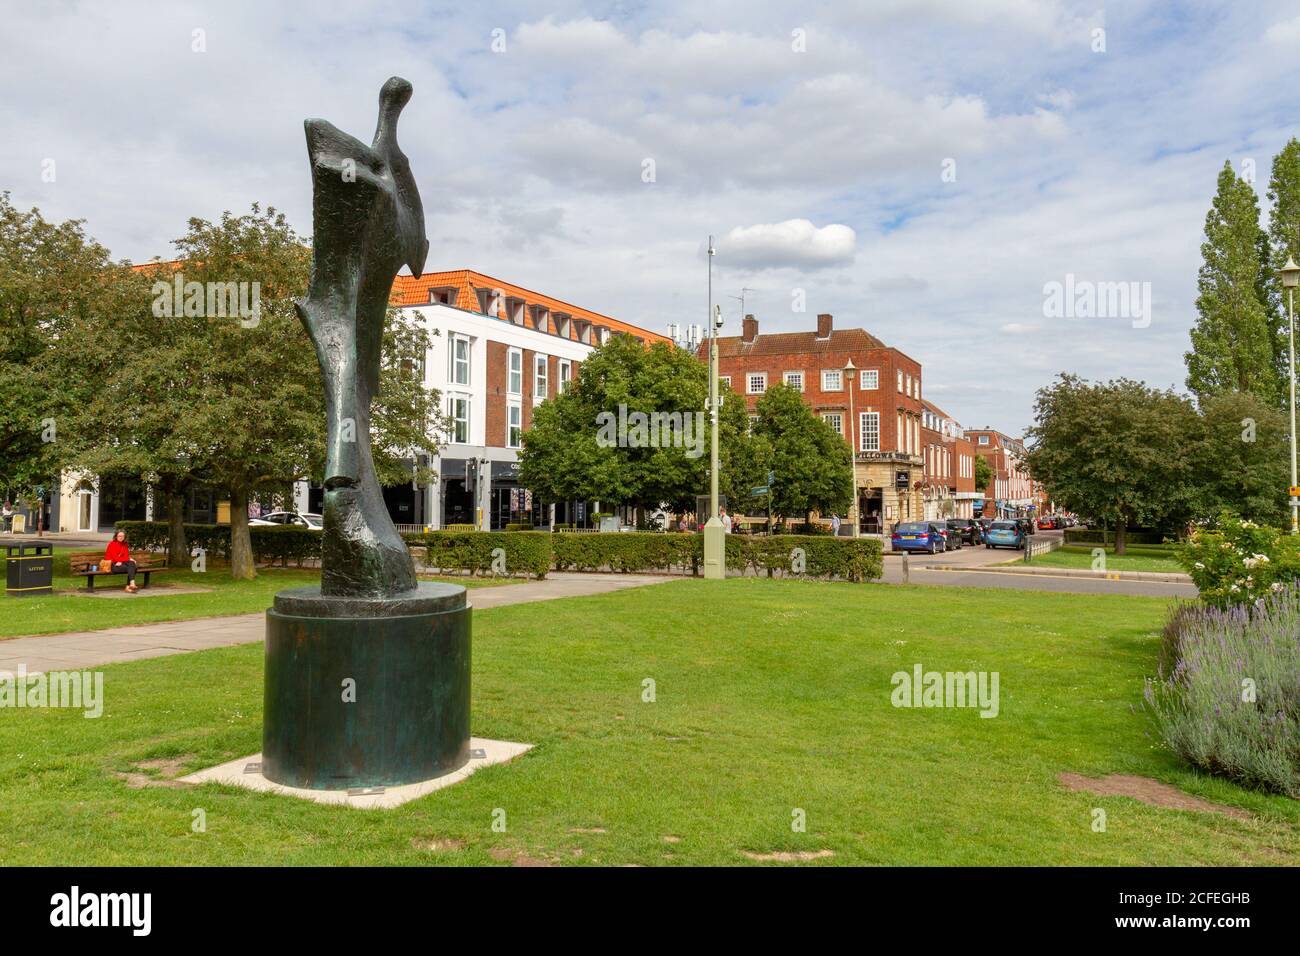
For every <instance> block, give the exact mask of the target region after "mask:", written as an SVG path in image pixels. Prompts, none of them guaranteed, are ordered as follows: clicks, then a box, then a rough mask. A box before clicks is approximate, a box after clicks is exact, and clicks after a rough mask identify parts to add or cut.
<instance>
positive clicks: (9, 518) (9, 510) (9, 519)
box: [0, 501, 14, 534]
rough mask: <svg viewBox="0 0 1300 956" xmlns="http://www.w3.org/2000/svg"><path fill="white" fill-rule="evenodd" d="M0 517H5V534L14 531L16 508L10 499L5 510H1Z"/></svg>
mask: <svg viewBox="0 0 1300 956" xmlns="http://www.w3.org/2000/svg"><path fill="white" fill-rule="evenodd" d="M0 518H3V519H4V520H3V525H4V530H5V534H9V533H10V532H11V531H13V526H14V509H13V505H11V504H10V503H9V502H8V501H6V502H5V507H4V511H0Z"/></svg>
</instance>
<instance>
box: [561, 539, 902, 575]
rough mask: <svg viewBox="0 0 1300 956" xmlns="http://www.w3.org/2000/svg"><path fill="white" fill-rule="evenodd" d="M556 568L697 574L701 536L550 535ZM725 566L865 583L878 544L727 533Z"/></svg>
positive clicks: (877, 565) (874, 570)
mask: <svg viewBox="0 0 1300 956" xmlns="http://www.w3.org/2000/svg"><path fill="white" fill-rule="evenodd" d="M553 538H554V540H553V545H552V547H553V550H554V554H555V558H554V564H555V568H556V570H558V571H565V570H576V571H596V570H601V569H603V568H609V569H610V570H611V571H623V572H630V571H662V570H671V569H676V568H681V569H683V570H689V571H690V572H691V573H692V574H698V573H699V570H700V566H701V565H702V564H703V563H704V536H703V535H700V534H690V533H686V534H682V533H678V532H669V533H667V534H656V533H638V532H620V533H618V534H572V535H570V534H562V535H554V536H553ZM726 555H727V557H726V561H727V567H728V568H729V569H731V570H734V571H753V572H754V573H755V574H763V573H766V574H767V575H768V576H769V577H775V576H776V574H777V573H778V572H780V574H781V575H782V576H784V575H787V574H796V575H806V576H808V577H823V578H842V579H845V580H849V581H868V580H872V579H874V578H878V577H880V574H881V566H882V557H881V546H880V542H879V541H876V540H874V539H872V538H832V537H831V536H830V535H791V534H784V535H774V536H771V537H757V536H753V535H734V534H732V535H727V539H726Z"/></svg>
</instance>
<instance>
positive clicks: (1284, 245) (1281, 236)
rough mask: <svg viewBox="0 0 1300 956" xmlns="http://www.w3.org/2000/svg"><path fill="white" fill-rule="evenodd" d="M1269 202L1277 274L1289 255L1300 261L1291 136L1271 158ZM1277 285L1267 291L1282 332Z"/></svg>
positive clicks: (1295, 150)
mask: <svg viewBox="0 0 1300 956" xmlns="http://www.w3.org/2000/svg"><path fill="white" fill-rule="evenodd" d="M1268 201H1269V203H1270V205H1271V212H1270V214H1269V221H1268V245H1269V255H1270V262H1269V265H1270V269H1269V272H1270V274H1271V275H1273V276H1276V275H1277V273H1278V270H1280V269H1281V268H1282V266H1283V265H1285V264H1286V261H1287V259H1288V258H1292V259H1295V260H1296V261H1297V262H1300V140H1297V139H1296V138H1295V137H1294V136H1293V137H1291V140H1290V142H1288V143H1287V144H1286V145H1285V146H1284V147H1282V152H1280V153H1278V154H1277V155H1276V156H1274V157H1273V172H1272V175H1271V176H1270V178H1269V182H1268ZM1280 285H1281V283H1279V282H1273V283H1271V288H1270V290H1269V292H1270V295H1271V296H1273V297H1274V298H1275V301H1276V312H1277V314H1278V316H1279V317H1280V319H1281V323H1282V330H1283V333H1284V334H1285V331H1286V314H1287V313H1286V307H1287V303H1286V300H1285V298H1283V293H1282V290H1281V288H1280ZM1284 355H1285V352H1284ZM1284 369H1285V366H1284ZM1285 378H1286V373H1285V371H1283V379H1285Z"/></svg>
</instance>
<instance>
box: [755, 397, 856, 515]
mask: <svg viewBox="0 0 1300 956" xmlns="http://www.w3.org/2000/svg"><path fill="white" fill-rule="evenodd" d="M754 410H755V411H756V412H757V413H758V421H757V423H755V425H754V434H755V435H756V436H758V437H761V438H762V439H764V440H766V441H767V443H768V444H769V445H770V446H771V461H772V471H773V472H775V475H776V480H775V482H774V483H773V486H772V510H773V511H774V512H776V513H777V514H779V515H795V514H801V515H803V516H804V519H805V520H807V519H808V517H809V516H810V515H811V513H812V512H813V511H818V512H821V513H823V514H825V513H826V512H829V511H843V510H845V509H847V508H848V506H849V503H850V502H851V501H852V497H853V492H852V486H853V463H852V455H851V454H850V451H849V446H848V443H847V442H845V441H844V437H843V436H842V435H840V434H839V433H838V432H837V431H835V429H833V428H832V427H831V426H830V425H828V424H827V423H826V422H825V421H824V420H822V419H821V418H819V417H818V416H817V415H814V414H813V411H812V409H811V408H809V407H808V405H807V404H806V403H805V402H804V400H803V396H802V395H800V394H799V393H798V392H796V391H795V390H794V389H792V388H790V387H788V386H786V385H783V384H779V385H773V386H772V387H771V388H769V389H768V390H767V392H766V393H765V394H764V395H763V397H762V398H760V399H759V400H758V402H757V404H756V405H755V406H754Z"/></svg>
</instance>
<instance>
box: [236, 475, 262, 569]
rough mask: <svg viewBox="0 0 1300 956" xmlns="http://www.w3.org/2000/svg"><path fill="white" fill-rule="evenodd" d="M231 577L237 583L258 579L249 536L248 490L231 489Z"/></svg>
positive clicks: (251, 541)
mask: <svg viewBox="0 0 1300 956" xmlns="http://www.w3.org/2000/svg"><path fill="white" fill-rule="evenodd" d="M230 576H231V577H232V578H234V579H235V580H236V581H251V580H253V579H254V578H255V577H257V566H256V565H255V564H254V562H253V540H252V538H250V537H249V534H248V489H247V488H231V489H230Z"/></svg>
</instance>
